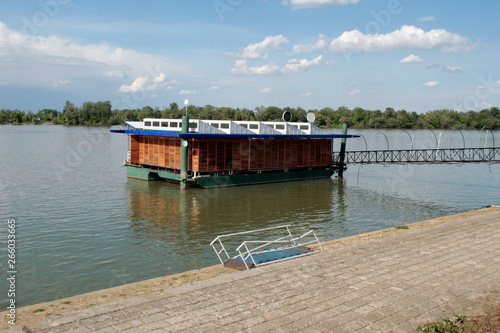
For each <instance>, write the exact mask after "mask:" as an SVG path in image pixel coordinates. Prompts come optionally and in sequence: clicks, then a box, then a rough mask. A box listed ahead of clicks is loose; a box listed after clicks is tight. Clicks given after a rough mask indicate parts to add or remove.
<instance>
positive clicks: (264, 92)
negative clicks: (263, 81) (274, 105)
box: [259, 88, 271, 94]
mask: <svg viewBox="0 0 500 333" xmlns="http://www.w3.org/2000/svg"><path fill="white" fill-rule="evenodd" d="M259 92H260V93H263V94H269V93H271V88H263V89H261V90H259Z"/></svg>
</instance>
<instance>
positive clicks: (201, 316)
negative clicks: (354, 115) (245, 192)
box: [1, 208, 500, 332]
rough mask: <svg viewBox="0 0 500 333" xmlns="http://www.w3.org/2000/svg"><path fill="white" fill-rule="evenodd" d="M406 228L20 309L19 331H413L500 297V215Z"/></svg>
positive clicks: (477, 214)
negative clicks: (283, 257)
mask: <svg viewBox="0 0 500 333" xmlns="http://www.w3.org/2000/svg"><path fill="white" fill-rule="evenodd" d="M407 227H408V228H407V229H404V228H390V229H385V230H380V231H376V232H371V233H365V234H360V235H356V236H351V237H347V238H343V239H338V240H332V241H330V242H326V243H324V245H323V246H324V248H325V249H326V250H327V251H323V252H321V253H318V254H315V255H312V256H308V257H304V258H299V259H294V260H290V261H287V262H282V263H277V264H273V265H270V266H266V267H261V268H258V269H254V270H251V271H243V272H237V271H233V270H230V269H227V268H224V267H222V266H221V265H219V266H214V267H208V268H203V269H199V270H195V271H190V272H186V273H182V274H177V275H170V276H167V277H163V278H158V279H152V280H148V281H143V282H138V283H133V284H129V285H125V286H121V287H116V288H111V289H106V290H102V291H98V292H94V293H88V294H84V295H79V296H75V297H71V298H68V299H64V300H58V301H54V302H47V303H42V304H36V305H32V306H27V307H24V308H19V309H17V313H16V315H17V322H16V324H17V326H16V328H15V330H16V331H19V332H21V327H22V326H26V328H27V329H29V330H31V331H33V332H49V331H51V332H64V331H68V330H72V329H76V328H79V329H87V330H89V331H95V330H98V329H105V331H109V332H118V331H123V330H127V329H132V328H133V329H134V330H135V331H139V332H142V331H150V330H155V329H162V330H164V331H173V332H177V331H203V332H207V331H214V332H215V331H217V332H219V331H221V330H223V331H224V330H226V331H240V330H241V331H252V332H269V331H276V332H278V331H286V332H291V331H304V330H307V331H311V332H313V331H319V332H323V331H339V332H344V331H345V332H356V331H359V332H381V331H384V332H387V331H412V330H413V331H414V329H415V328H416V327H417V326H418V325H420V324H423V323H425V322H428V321H430V320H439V319H441V318H444V317H446V316H451V315H453V314H455V313H467V314H469V313H470V312H471V311H474V310H475V309H477V307H478V306H479V305H480V304H481V302H483V301H484V299H485V298H486V297H488V295H491V293H495V292H499V291H500V209H498V208H488V209H481V210H478V211H472V212H467V213H462V214H457V215H452V216H447V217H442V218H437V219H433V220H429V221H423V222H418V223H413V224H409V225H407ZM1 315H2V318H5V315H6V313H5V312H4V313H2V314H1ZM2 328H12V327H10V326H9V325H8V324H7V321H6V319H4V320H3V322H2Z"/></svg>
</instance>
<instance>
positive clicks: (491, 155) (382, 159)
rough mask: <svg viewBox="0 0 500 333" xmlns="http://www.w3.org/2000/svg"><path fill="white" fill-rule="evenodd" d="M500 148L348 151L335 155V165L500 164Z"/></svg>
mask: <svg viewBox="0 0 500 333" xmlns="http://www.w3.org/2000/svg"><path fill="white" fill-rule="evenodd" d="M498 162H500V147H493V148H446V149H437V148H434V149H397V150H371V151H366V150H364V151H346V152H345V156H344V160H343V161H342V154H341V153H334V154H333V164H334V165H341V164H376V163H380V164H390V163H393V164H407V163H416V164H418V163H420V164H424V163H432V164H442V163H498Z"/></svg>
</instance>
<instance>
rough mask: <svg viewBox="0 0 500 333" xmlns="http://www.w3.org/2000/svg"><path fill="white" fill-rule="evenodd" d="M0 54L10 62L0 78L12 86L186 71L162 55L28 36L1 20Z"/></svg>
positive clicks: (47, 37) (55, 38)
mask: <svg viewBox="0 0 500 333" xmlns="http://www.w3.org/2000/svg"><path fill="white" fill-rule="evenodd" d="M0 55H1V56H2V57H4V58H6V59H9V61H10V65H9V66H8V67H7V68H8V70H2V79H1V80H2V81H5V82H6V83H7V84H14V85H28V84H29V85H39V86H47V85H53V82H58V81H60V80H71V82H72V84H73V83H74V82H75V81H77V80H80V79H88V78H90V79H102V78H106V79H109V80H116V79H120V78H126V77H132V78H140V77H145V76H153V77H156V76H157V75H159V73H160V70H161V71H163V72H176V73H181V72H183V71H184V72H185V71H186V68H185V66H181V65H180V64H175V63H174V62H172V61H170V60H169V59H167V58H165V57H160V56H155V55H150V54H146V53H140V52H137V51H135V50H131V49H123V48H120V47H112V46H110V45H108V44H104V43H103V44H81V43H77V42H74V41H72V40H70V39H66V38H60V37H58V36H54V35H52V36H35V35H34V36H31V35H27V34H24V33H22V32H20V31H16V30H13V29H10V28H9V27H8V26H7V25H6V24H5V23H3V22H0ZM62 76H64V77H62ZM73 78H75V79H73ZM136 84H139V82H137V83H136ZM124 89H126V88H124ZM131 89H133V88H131Z"/></svg>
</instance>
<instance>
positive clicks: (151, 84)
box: [118, 73, 167, 93]
mask: <svg viewBox="0 0 500 333" xmlns="http://www.w3.org/2000/svg"><path fill="white" fill-rule="evenodd" d="M166 84H167V83H166V76H165V74H163V73H160V74H159V75H158V76H156V77H148V76H139V77H137V78H136V79H135V80H134V82H132V84H131V85H128V86H127V85H125V84H124V85H122V86H121V87H120V89H118V91H119V92H132V93H135V92H138V91H146V90H148V91H153V90H156V89H158V88H160V87H162V86H165V85H166Z"/></svg>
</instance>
